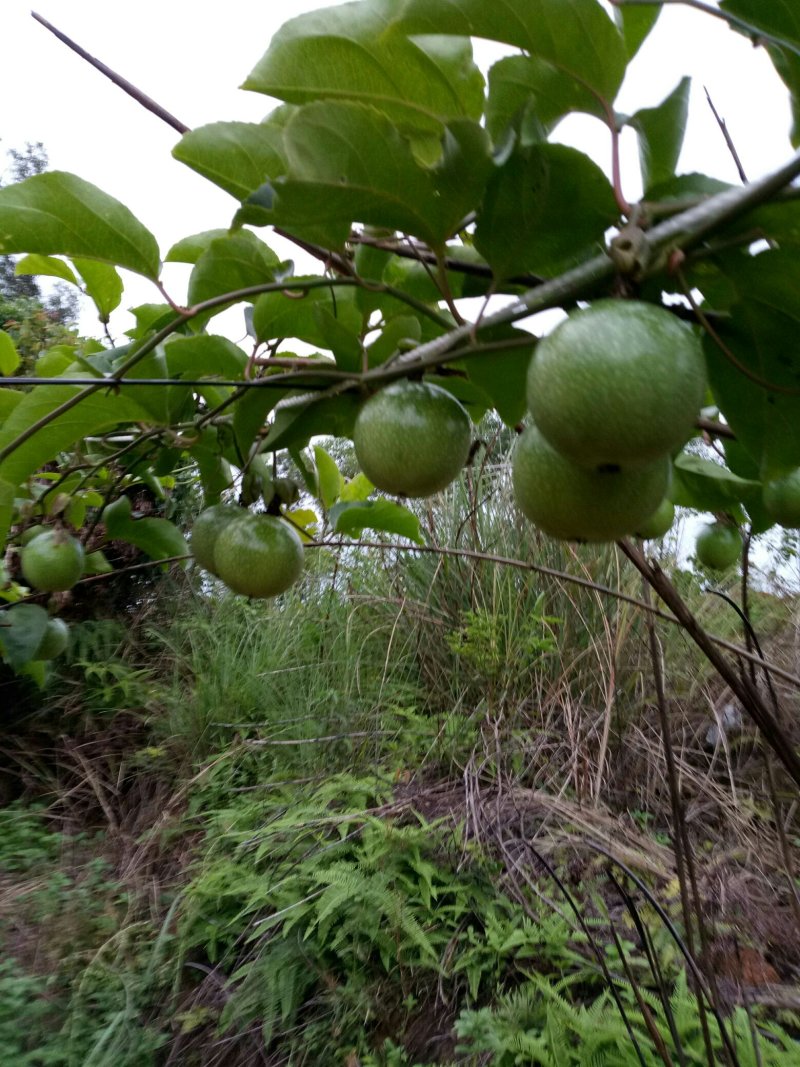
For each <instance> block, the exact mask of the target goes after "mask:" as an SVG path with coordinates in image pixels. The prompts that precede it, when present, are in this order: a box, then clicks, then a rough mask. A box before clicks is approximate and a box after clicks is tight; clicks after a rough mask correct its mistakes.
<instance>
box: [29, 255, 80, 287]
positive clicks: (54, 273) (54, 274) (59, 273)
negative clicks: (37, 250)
mask: <svg viewBox="0 0 800 1067" xmlns="http://www.w3.org/2000/svg"><path fill="white" fill-rule="evenodd" d="M14 273H15V274H35V275H39V276H41V277H46V278H60V279H61V281H63V282H69V283H70V284H71V285H80V282H79V281H78V279H77V278H76V277H75V273H74V271H73V270H72V268H71V267H70V265H69V263H65V262H64V260H63V259H58V258H57V257H56V256H40V255H36V254H34V255H30V256H23V257H22V259H20V260H18V261H17V264H16V266H15V267H14Z"/></svg>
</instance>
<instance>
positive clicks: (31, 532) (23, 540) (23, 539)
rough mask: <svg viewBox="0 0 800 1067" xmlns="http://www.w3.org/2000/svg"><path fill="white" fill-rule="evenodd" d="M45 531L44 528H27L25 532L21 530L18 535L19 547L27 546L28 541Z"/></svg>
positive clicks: (45, 528)
mask: <svg viewBox="0 0 800 1067" xmlns="http://www.w3.org/2000/svg"><path fill="white" fill-rule="evenodd" d="M46 530H47V527H46V526H41V525H38V526H29V527H28V528H27V530H23V531H22V533H21V534H20V538H19V543H20V544H21V545H27V544H28V542H29V541H32V540H33V539H34V537H38V536H39V534H43V533H45V531H46Z"/></svg>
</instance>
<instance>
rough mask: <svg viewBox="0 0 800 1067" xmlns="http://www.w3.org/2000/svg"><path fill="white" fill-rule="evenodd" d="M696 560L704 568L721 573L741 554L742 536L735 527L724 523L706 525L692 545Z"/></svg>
mask: <svg viewBox="0 0 800 1067" xmlns="http://www.w3.org/2000/svg"><path fill="white" fill-rule="evenodd" d="M694 552H695V555H696V556H697V559H698V561H699V562H700V563H702V564H703V566H704V567H710V568H711V569H712V570H716V571H721V570H725V568H726V567H731V566H732V565H733V564H734V563H735V562H736V561H737V560H738V558H739V556H740V555H741V553H742V535H741V534H740V533H739V531H738V530H737V529H736V527H735V526H728V524H727V523H724V522H712V523H707V524H706V525H705V526H704V527H703V529H702V530H701V531H700V533H699V534H698V535H697V540H696V541H695V545H694Z"/></svg>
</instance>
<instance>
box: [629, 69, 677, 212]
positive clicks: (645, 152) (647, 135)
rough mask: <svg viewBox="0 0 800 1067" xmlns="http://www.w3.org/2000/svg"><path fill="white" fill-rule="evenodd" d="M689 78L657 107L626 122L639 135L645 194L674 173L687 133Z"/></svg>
mask: <svg viewBox="0 0 800 1067" xmlns="http://www.w3.org/2000/svg"><path fill="white" fill-rule="evenodd" d="M691 84H692V83H691V79H690V78H682V79H681V81H680V82H679V83H678V85H677V86H676V87H675V88H674V89H673V90H672V92H671V93H670V94H669V96H667V97H666V99H665V100H663V101H662V102H661V103H660V104H659V105H658V107H648V108H642V110H641V111H637V112H636V114H635V115H633V116H632V117H631V118H630V119H629V125H631V126H633V128H634V129H635V130H636V132H637V133H638V135H639V164H640V166H641V170H642V185H643V186H644V191H645V194H646V195H647V194H648V193H649V191H650V190H651V189H652V188H653V187H657V186H658V185H659V184H660V183H663V182H666V181H669V179H670V178H671V177H672V176H673V175H674V173H675V167H676V166H677V163H678V157H679V156H680V154H681V147H682V146H683V138H684V134H685V133H686V118H687V115H688V113H689V91H690V89H691Z"/></svg>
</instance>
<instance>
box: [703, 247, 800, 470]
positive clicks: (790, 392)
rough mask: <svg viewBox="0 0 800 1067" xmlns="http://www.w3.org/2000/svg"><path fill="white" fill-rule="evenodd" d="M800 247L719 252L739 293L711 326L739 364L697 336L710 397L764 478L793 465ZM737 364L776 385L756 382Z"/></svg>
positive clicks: (798, 438) (798, 413)
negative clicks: (724, 316)
mask: <svg viewBox="0 0 800 1067" xmlns="http://www.w3.org/2000/svg"><path fill="white" fill-rule="evenodd" d="M798 267H800V251H798V250H797V249H794V248H792V249H786V250H784V249H779V250H773V251H768V252H764V253H762V254H760V255H758V256H755V257H745V256H737V257H729V258H727V259H725V260H724V270H725V274H726V276H727V277H728V278H729V280H730V281H731V282H732V283H733V284H734V286H735V287H736V290H737V292H738V294H739V302H738V303H737V304H735V305H734V306H733V307H732V308H731V311H730V316H731V317H730V319H729V320H728V321H726V322H724V323H720V325H719V327H718V332H719V334H720V335H721V338H722V340H723V342H724V344H725V345H726V346H727V347H728V349H729V350H730V352H731V354H732V356H733V358H734V359H735V360H736V361H737V363H738V364H739V366H736V365H735V364H734V363H733V362H732V361H731V359H730V358H729V357H728V356H727V355H726V354H725V353H724V352H723V351H722V350H721V349H720V347H719V346H718V345H717V344H715V343H714V341H713V340H712V339H711V338H708V337H707V338H706V339H705V342H704V347H705V352H706V359H707V362H708V368H709V377H710V382H711V387H712V389H713V392H714V397H715V399H716V401H717V403H718V405H719V407H720V409H721V410H722V412H723V414H724V415H725V418H726V420H727V421H728V423H729V424H730V426H731V428H732V429H733V431H734V432H735V434H736V436H737V438H738V440H739V441H740V442H741V444H742V445H743V446H744V447H745V448H746V449H747V451H748V452H749V453H750V455H751V456H752V457H753V459H754V461H755V462H756V464H757V465H758V469H759V471H760V474H761V477H762V478H764V479H769V478H772V477H775V476H777V475H780V474H783V473H786V472H788V471H790V470H792V469H793V468H795V467H798V466H800V291H798V289H797V286H796V282H795V279H796V277H797V270H798ZM741 368H744V370H745V371H749V372H750V373H751V374H753V375H755V376H757V377H758V378H759V379H760V380H762V381H764V382H767V383H773V384H774V385H775V386H776V388H775V389H770V388H768V387H764V386H760V385H758V384H756V382H754V381H752V380H751V379H750V378H748V377H747V376H746V373H744V372H743V370H742V369H741Z"/></svg>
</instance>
